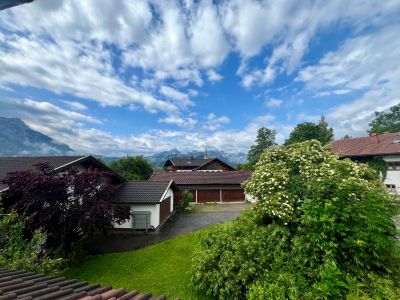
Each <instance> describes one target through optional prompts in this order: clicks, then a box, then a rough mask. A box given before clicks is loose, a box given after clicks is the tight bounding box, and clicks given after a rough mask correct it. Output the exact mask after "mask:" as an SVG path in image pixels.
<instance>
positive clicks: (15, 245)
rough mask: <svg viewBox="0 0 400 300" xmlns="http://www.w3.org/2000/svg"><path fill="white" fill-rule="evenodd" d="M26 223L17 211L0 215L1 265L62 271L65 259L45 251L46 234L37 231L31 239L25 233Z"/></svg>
mask: <svg viewBox="0 0 400 300" xmlns="http://www.w3.org/2000/svg"><path fill="white" fill-rule="evenodd" d="M23 230H24V223H23V222H22V220H21V219H20V218H18V217H17V215H16V214H15V213H10V214H7V215H1V216H0V266H3V267H7V268H11V269H24V270H28V271H37V272H42V273H54V272H57V271H60V269H61V267H62V264H63V260H62V259H61V258H58V259H54V258H50V257H48V256H47V255H46V254H45V253H44V251H43V250H44V249H43V244H44V242H45V236H44V234H43V233H41V232H40V231H35V232H34V233H33V235H32V237H31V238H30V239H26V238H25V237H24V234H23Z"/></svg>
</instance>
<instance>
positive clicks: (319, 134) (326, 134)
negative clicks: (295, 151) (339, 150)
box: [285, 116, 333, 146]
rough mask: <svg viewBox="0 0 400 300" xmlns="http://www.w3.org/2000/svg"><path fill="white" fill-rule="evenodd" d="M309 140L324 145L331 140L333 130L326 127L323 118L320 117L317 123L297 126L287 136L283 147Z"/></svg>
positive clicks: (326, 124)
mask: <svg viewBox="0 0 400 300" xmlns="http://www.w3.org/2000/svg"><path fill="white" fill-rule="evenodd" d="M310 140H317V141H320V142H321V143H322V144H324V145H325V144H328V143H329V142H330V141H332V140H333V128H330V127H329V126H328V123H327V122H326V120H325V117H324V116H321V119H320V120H319V122H318V123H313V122H304V123H300V124H298V125H297V126H296V127H295V128H294V129H293V130H292V132H291V133H290V134H289V138H288V139H287V140H286V141H285V145H287V146H288V145H291V144H294V143H301V142H305V141H310Z"/></svg>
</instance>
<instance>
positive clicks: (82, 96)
mask: <svg viewBox="0 0 400 300" xmlns="http://www.w3.org/2000/svg"><path fill="white" fill-rule="evenodd" d="M399 32H400V1H398V0H394V1H375V0H368V1H355V0H354V1H344V0H335V1H333V0H332V1H288V0H285V1H218V2H217V1H122V0H120V1H119V0H114V1H109V0H86V1H78V0H64V1H62V0H59V1H54V0H37V1H34V2H33V3H30V4H26V5H22V6H18V7H15V8H12V9H8V10H5V11H1V12H0V116H8V117H19V118H22V119H23V120H24V121H25V122H26V123H27V124H28V125H29V126H31V127H32V128H33V129H36V130H39V131H41V132H43V133H45V134H47V135H49V136H51V137H53V138H54V139H56V140H58V141H60V142H63V143H66V144H68V145H70V147H72V148H73V149H75V150H76V151H77V152H80V153H96V154H103V155H124V154H145V155H147V154H151V153H155V152H159V151H164V150H170V149H172V148H177V149H179V150H182V151H187V150H203V149H204V148H205V147H208V148H215V149H219V150H224V151H226V152H231V153H235V152H247V149H248V147H249V146H250V145H251V144H252V143H253V141H254V139H255V136H256V131H257V129H258V128H259V127H261V126H267V127H270V128H274V129H276V130H277V132H278V135H277V139H278V141H279V142H283V141H284V139H285V138H286V137H287V136H288V134H289V132H290V131H291V130H292V129H293V127H294V126H295V125H296V124H298V123H300V122H305V121H316V120H317V119H318V118H319V116H320V115H321V114H324V115H325V116H326V118H327V121H328V122H329V124H330V125H331V126H332V127H333V128H334V130H335V136H336V138H341V137H342V136H344V135H345V134H349V135H352V136H360V135H365V134H366V129H367V127H368V123H369V121H370V120H371V118H372V117H373V115H374V112H375V111H382V110H385V109H387V108H389V107H390V106H392V105H395V104H397V103H399V102H400V95H399V94H400V92H399V89H398V87H399V86H400V64H399V62H400V34H399Z"/></svg>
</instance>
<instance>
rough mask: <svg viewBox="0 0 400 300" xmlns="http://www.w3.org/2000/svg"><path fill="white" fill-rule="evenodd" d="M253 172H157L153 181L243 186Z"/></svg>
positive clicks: (178, 183) (153, 176)
mask: <svg viewBox="0 0 400 300" xmlns="http://www.w3.org/2000/svg"><path fill="white" fill-rule="evenodd" d="M251 174H252V171H229V172H201V171H199V172H155V173H154V174H153V175H152V176H151V177H150V180H151V181H163V180H173V181H174V182H175V184H177V185H189V184H190V185H199V184H241V183H242V182H243V181H246V180H248V179H250V177H251Z"/></svg>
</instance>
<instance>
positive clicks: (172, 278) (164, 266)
mask: <svg viewBox="0 0 400 300" xmlns="http://www.w3.org/2000/svg"><path fill="white" fill-rule="evenodd" d="M215 226H218V225H215ZM209 230H210V227H208V228H206V229H202V230H200V231H197V232H192V233H189V234H186V235H183V236H180V237H177V238H175V239H172V240H168V241H165V242H162V243H160V244H156V245H153V246H150V247H146V248H143V249H140V250H136V251H132V252H125V253H111V254H103V255H96V256H93V257H91V258H90V259H88V260H87V261H86V262H85V263H84V264H83V265H80V266H79V267H74V268H72V269H70V270H68V271H66V272H65V274H64V276H66V277H68V278H75V279H79V280H84V281H88V282H90V283H100V284H102V285H112V286H113V287H115V288H121V287H123V288H125V289H127V290H139V291H140V292H151V293H152V294H154V295H157V296H159V295H162V294H163V295H166V296H167V297H168V298H171V299H175V298H176V297H179V298H181V299H185V300H186V299H210V298H208V297H205V296H203V295H199V294H196V293H195V291H194V290H193V288H192V286H191V284H190V274H189V272H190V269H191V264H192V257H193V255H194V252H195V251H196V250H197V249H198V248H199V246H200V241H199V238H200V236H201V235H204V234H205V233H207V232H208V231H209Z"/></svg>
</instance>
